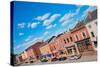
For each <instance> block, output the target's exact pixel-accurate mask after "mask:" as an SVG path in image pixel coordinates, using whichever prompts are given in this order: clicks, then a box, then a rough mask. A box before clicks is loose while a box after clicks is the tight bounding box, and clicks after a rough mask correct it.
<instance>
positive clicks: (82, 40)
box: [71, 22, 93, 52]
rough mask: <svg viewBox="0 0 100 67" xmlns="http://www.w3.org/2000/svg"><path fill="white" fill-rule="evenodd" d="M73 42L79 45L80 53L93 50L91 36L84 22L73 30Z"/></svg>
mask: <svg viewBox="0 0 100 67" xmlns="http://www.w3.org/2000/svg"><path fill="white" fill-rule="evenodd" d="M71 34H72V37H73V41H74V42H75V43H76V44H77V46H78V49H79V51H80V52H83V51H87V50H93V46H92V44H91V40H90V35H89V33H88V30H87V28H86V26H85V25H84V23H83V22H79V23H78V24H77V25H76V26H75V27H74V28H73V29H72V30H71Z"/></svg>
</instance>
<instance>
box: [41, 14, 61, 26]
mask: <svg viewBox="0 0 100 67" xmlns="http://www.w3.org/2000/svg"><path fill="white" fill-rule="evenodd" d="M59 16H61V15H60V14H54V15H52V16H51V17H50V18H49V19H46V20H44V22H43V25H44V26H48V25H50V24H51V23H52V22H53V21H54V20H55V19H56V18H57V17H59Z"/></svg>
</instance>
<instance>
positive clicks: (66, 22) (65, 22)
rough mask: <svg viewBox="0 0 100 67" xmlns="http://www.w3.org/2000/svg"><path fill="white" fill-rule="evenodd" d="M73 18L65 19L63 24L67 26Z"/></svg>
mask: <svg viewBox="0 0 100 67" xmlns="http://www.w3.org/2000/svg"><path fill="white" fill-rule="evenodd" d="M72 20H73V19H69V20H65V21H64V22H63V23H62V24H61V25H62V26H66V25H67V24H68V23H70V22H71V21H72Z"/></svg>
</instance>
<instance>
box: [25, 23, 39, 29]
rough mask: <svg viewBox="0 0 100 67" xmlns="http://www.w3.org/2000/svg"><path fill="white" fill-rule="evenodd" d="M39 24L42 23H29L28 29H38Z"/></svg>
mask: <svg viewBox="0 0 100 67" xmlns="http://www.w3.org/2000/svg"><path fill="white" fill-rule="evenodd" d="M39 23H40V22H33V23H28V25H27V27H28V28H35V27H37V25H38V24H39Z"/></svg>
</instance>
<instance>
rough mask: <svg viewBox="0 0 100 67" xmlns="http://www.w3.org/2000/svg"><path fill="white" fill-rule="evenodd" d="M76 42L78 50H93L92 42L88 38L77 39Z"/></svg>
mask: <svg viewBox="0 0 100 67" xmlns="http://www.w3.org/2000/svg"><path fill="white" fill-rule="evenodd" d="M76 43H77V46H78V49H79V51H80V52H84V51H89V50H93V48H92V44H91V41H90V39H89V38H87V39H84V40H80V41H77V42H76Z"/></svg>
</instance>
